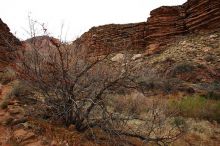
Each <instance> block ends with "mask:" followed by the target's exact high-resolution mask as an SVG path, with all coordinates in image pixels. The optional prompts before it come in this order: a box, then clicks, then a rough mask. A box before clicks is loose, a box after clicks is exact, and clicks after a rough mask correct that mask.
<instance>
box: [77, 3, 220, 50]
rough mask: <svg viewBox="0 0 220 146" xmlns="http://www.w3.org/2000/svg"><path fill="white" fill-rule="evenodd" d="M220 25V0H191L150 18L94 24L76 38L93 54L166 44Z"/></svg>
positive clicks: (165, 7) (152, 14)
mask: <svg viewBox="0 0 220 146" xmlns="http://www.w3.org/2000/svg"><path fill="white" fill-rule="evenodd" d="M215 28H220V0H188V1H187V2H186V3H185V4H183V5H180V6H162V7H160V8H157V9H155V10H153V11H151V13H150V17H149V18H148V20H147V21H146V22H141V23H134V24H109V25H104V26H99V27H93V28H91V29H90V30H89V31H88V32H86V33H85V34H83V35H82V36H81V37H80V38H79V39H77V40H76V41H75V42H80V44H81V45H82V46H83V47H85V48H87V50H88V53H89V54H106V53H109V52H115V51H121V50H124V49H129V50H136V51H143V50H150V49H151V46H154V47H153V49H154V48H155V46H156V48H155V49H156V50H157V49H159V48H163V46H165V45H166V44H167V43H168V42H169V41H172V39H173V38H174V37H175V36H178V35H184V34H187V33H190V32H194V31H202V30H205V29H215Z"/></svg>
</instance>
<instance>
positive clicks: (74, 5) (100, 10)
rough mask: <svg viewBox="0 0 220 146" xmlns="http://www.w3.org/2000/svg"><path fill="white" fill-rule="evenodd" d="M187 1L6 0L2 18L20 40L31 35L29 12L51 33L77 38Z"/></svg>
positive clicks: (139, 20) (136, 19) (1, 14)
mask: <svg viewBox="0 0 220 146" xmlns="http://www.w3.org/2000/svg"><path fill="white" fill-rule="evenodd" d="M185 1H186V0H2V1H1V5H0V18H1V19H2V20H3V21H4V22H5V23H6V24H7V25H8V26H9V27H10V29H11V32H12V33H14V34H15V35H16V36H17V37H18V38H20V39H26V38H28V37H30V36H29V35H28V34H27V33H26V32H25V30H24V29H26V30H28V14H29V13H30V15H31V17H32V18H33V19H35V20H37V21H38V22H40V23H45V24H46V26H47V28H48V31H49V32H50V33H51V35H53V36H55V37H58V36H59V35H60V32H61V26H62V24H64V28H63V32H64V33H63V34H64V35H63V36H66V39H67V40H68V41H71V40H73V39H75V38H76V37H78V36H80V35H81V34H82V33H84V32H85V31H88V29H90V28H91V27H92V26H99V25H104V24H110V23H116V24H123V23H135V22H143V21H146V20H147V17H149V12H150V11H151V10H152V9H155V8H157V7H159V6H162V5H178V4H183V3H184V2H185Z"/></svg>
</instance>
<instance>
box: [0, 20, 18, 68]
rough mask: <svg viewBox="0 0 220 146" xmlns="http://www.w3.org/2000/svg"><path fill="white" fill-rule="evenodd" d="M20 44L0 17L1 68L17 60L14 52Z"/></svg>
mask: <svg viewBox="0 0 220 146" xmlns="http://www.w3.org/2000/svg"><path fill="white" fill-rule="evenodd" d="M20 45H21V43H20V41H19V40H18V39H17V38H16V37H15V36H13V34H12V33H10V29H9V28H8V26H7V25H6V24H5V23H3V22H2V20H1V19H0V70H2V69H3V68H4V67H5V66H7V65H8V64H10V63H12V62H13V61H14V60H15V56H14V52H15V51H16V50H17V49H18V47H19V46H20Z"/></svg>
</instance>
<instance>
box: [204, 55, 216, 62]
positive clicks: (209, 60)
mask: <svg viewBox="0 0 220 146" xmlns="http://www.w3.org/2000/svg"><path fill="white" fill-rule="evenodd" d="M204 59H205V60H206V61H207V62H213V61H215V60H216V57H215V56H213V55H206V56H205V58H204Z"/></svg>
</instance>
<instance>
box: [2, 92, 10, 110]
mask: <svg viewBox="0 0 220 146" xmlns="http://www.w3.org/2000/svg"><path fill="white" fill-rule="evenodd" d="M10 97H11V94H10V92H9V93H8V94H6V95H4V96H3V97H2V101H1V103H0V108H1V109H6V108H8V103H9V99H10Z"/></svg>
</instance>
